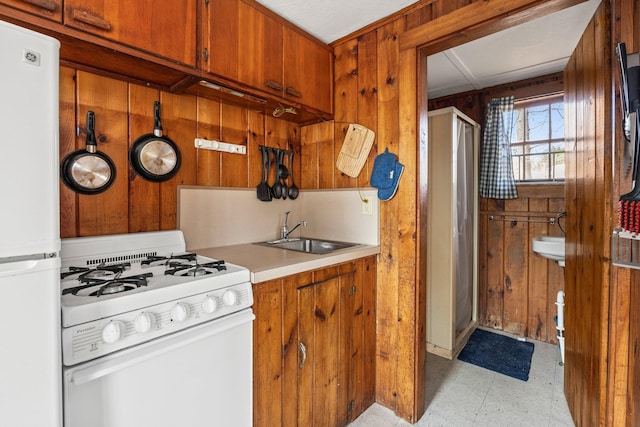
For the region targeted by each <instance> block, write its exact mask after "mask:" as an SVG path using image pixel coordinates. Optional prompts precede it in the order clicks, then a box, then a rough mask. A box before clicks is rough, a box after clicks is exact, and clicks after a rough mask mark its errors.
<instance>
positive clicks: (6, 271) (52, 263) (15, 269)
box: [0, 258, 60, 278]
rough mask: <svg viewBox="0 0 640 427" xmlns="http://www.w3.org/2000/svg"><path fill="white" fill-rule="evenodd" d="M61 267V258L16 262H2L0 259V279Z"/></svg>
mask: <svg viewBox="0 0 640 427" xmlns="http://www.w3.org/2000/svg"><path fill="white" fill-rule="evenodd" d="M59 267H60V258H49V259H40V260H38V259H28V260H23V261H15V262H4V263H3V262H2V259H1V258H0V278H1V277H10V276H17V275H22V274H28V273H34V272H37V271H42V270H47V269H51V268H59Z"/></svg>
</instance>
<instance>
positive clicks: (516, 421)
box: [349, 341, 574, 427]
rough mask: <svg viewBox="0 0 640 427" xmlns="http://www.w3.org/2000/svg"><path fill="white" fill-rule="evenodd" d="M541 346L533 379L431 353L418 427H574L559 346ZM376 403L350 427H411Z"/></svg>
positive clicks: (536, 353)
mask: <svg viewBox="0 0 640 427" xmlns="http://www.w3.org/2000/svg"><path fill="white" fill-rule="evenodd" d="M532 342H533V343H534V344H535V348H534V352H533V357H532V360H531V370H530V372H529V381H526V382H525V381H521V380H517V379H514V378H511V377H508V376H505V375H502V374H498V373H496V372H493V371H489V370H487V369H484V368H480V367H478V366H475V365H472V364H470V363H466V362H462V361H460V360H458V359H454V360H447V359H444V358H441V357H438V356H435V355H432V354H429V353H427V390H426V395H427V405H428V406H427V410H426V412H425V414H424V416H423V417H422V418H421V419H420V420H419V421H418V422H417V423H416V424H415V425H416V426H420V427H426V426H442V427H445V426H447V427H448V426H455V427H465V426H491V427H502V426H504V427H513V426H518V427H525V426H531V427H547V426H549V427H565V426H566V427H569V426H571V427H573V426H574V423H573V421H572V419H571V415H570V413H569V408H568V407H567V401H566V399H565V396H564V392H563V375H564V367H563V366H561V365H560V364H559V362H560V352H559V350H558V347H557V346H554V345H551V344H547V343H543V342H539V341H532ZM410 425H411V424H409V423H408V422H407V421H405V420H403V419H401V418H398V417H396V416H395V415H394V413H393V412H392V411H390V410H389V409H386V408H384V407H383V406H381V405H378V404H374V405H373V406H371V407H370V408H369V409H367V410H366V411H365V412H364V413H363V414H362V415H361V416H360V417H358V418H357V419H356V420H355V421H354V422H352V423H351V424H349V427H390V426H393V427H406V426H410Z"/></svg>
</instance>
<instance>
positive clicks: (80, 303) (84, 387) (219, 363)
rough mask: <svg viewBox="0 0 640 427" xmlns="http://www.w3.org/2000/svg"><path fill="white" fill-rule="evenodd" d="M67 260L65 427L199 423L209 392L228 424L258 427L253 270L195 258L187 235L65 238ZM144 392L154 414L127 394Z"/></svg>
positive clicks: (63, 281) (64, 268)
mask: <svg viewBox="0 0 640 427" xmlns="http://www.w3.org/2000/svg"><path fill="white" fill-rule="evenodd" d="M61 257H62V270H61V293H62V295H61V307H62V355H63V365H64V366H65V367H64V369H63V371H64V385H65V390H64V398H65V402H64V406H65V426H67V427H71V426H76V425H77V426H80V425H94V426H105V427H106V426H121V425H142V424H140V422H142V423H147V425H155V426H158V425H160V426H162V425H167V426H169V425H176V424H174V422H178V423H179V424H181V425H190V424H189V422H187V421H188V420H190V419H193V420H194V422H195V421H196V420H198V419H202V418H201V417H203V416H204V415H205V411H206V412H208V411H210V410H211V409H212V408H211V404H208V407H207V408H200V407H198V404H197V402H199V401H200V400H201V399H202V397H200V394H202V393H204V395H206V396H209V398H211V397H212V396H218V401H217V403H215V406H216V407H218V408H219V411H220V414H221V415H220V417H221V418H220V425H233V426H240V425H250V424H251V409H252V408H251V402H252V400H251V394H252V388H251V381H252V375H251V372H252V357H251V353H252V344H251V343H252V329H251V325H252V320H253V318H254V316H253V313H252V311H251V305H252V304H253V295H252V291H251V283H250V282H249V271H248V270H247V269H246V268H244V267H241V266H237V265H233V264H229V263H226V262H224V261H223V260H213V259H210V258H205V257H202V256H199V255H196V254H193V253H187V252H186V251H185V243H184V237H183V235H182V233H181V232H180V231H177V230H173V231H163V232H150V233H132V234H122V235H110V236H98V237H88V238H75V239H63V241H62V251H61ZM194 369H195V371H194ZM196 372H198V373H199V374H196ZM225 372H226V373H225ZM208 377H210V378H208ZM207 378H208V379H207ZM225 378H226V380H225ZM168 382H169V383H168ZM136 389H138V392H139V393H142V395H144V396H146V397H145V399H151V400H152V401H153V402H155V403H154V405H153V410H151V409H149V410H144V409H143V408H142V406H140V405H133V406H131V405H130V402H129V401H130V398H129V397H127V398H125V397H121V394H123V395H122V396H131V395H132V392H133V395H136ZM215 389H219V390H218V391H216V390H215ZM234 390H235V393H234ZM92 393H94V394H95V393H97V394H96V395H94V396H93V398H94V399H93V400H92V399H90V398H88V397H87V396H88V395H91V394H92ZM150 394H151V396H150ZM116 401H117V402H118V404H117V405H115V404H114V403H115V402H116ZM161 402H164V403H166V405H169V406H166V408H164V409H163V406H162V405H159V406H158V403H161ZM87 405H89V408H87ZM97 406H100V407H97ZM106 407H108V408H110V409H109V411H110V413H109V414H105V413H104V412H105V410H106V409H105V408H106ZM94 413H95V414H99V415H94ZM186 413H188V414H189V415H185V414H186ZM185 417H187V418H186V419H185ZM150 420H155V422H154V423H151V422H150ZM185 422H186V424H184V423H185ZM136 423H137V424H136Z"/></svg>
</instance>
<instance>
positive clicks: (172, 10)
mask: <svg viewBox="0 0 640 427" xmlns="http://www.w3.org/2000/svg"><path fill="white" fill-rule="evenodd" d="M64 10H65V12H64V22H65V25H67V26H70V27H73V28H77V29H80V30H83V31H86V32H89V33H92V34H96V35H99V36H102V37H104V38H106V39H109V40H112V41H116V42H118V43H122V44H125V45H129V46H131V47H134V48H137V49H141V50H145V51H147V52H149V53H153V54H156V55H158V56H162V57H165V58H167V59H170V60H175V61H178V62H180V63H182V64H185V65H190V66H195V65H196V35H197V33H196V21H197V16H196V0H181V1H174V0H155V1H153V0H136V1H133V2H132V1H123V0H102V1H92V2H87V1H85V0H65V3H64Z"/></svg>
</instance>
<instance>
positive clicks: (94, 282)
mask: <svg viewBox="0 0 640 427" xmlns="http://www.w3.org/2000/svg"><path fill="white" fill-rule="evenodd" d="M151 276H153V273H145V274H138V275H135V276H129V277H117V278H111V279H96V278H84V279H83V280H82V282H83V283H84V284H83V285H80V286H75V287H73V288H67V289H63V290H62V295H66V294H73V295H78V292H80V291H81V290H83V289H87V288H91V287H96V286H97V287H98V289H97V290H95V291H93V292H91V293H90V294H88V295H89V296H92V297H99V296H101V295H109V294H117V293H120V292H126V291H130V290H133V289H137V288H139V287H141V286H147V277H151Z"/></svg>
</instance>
